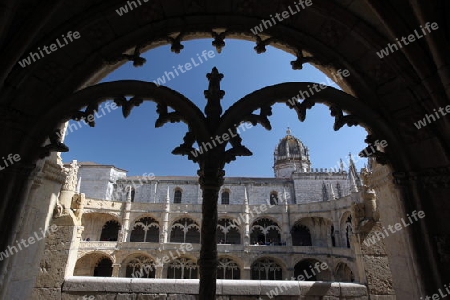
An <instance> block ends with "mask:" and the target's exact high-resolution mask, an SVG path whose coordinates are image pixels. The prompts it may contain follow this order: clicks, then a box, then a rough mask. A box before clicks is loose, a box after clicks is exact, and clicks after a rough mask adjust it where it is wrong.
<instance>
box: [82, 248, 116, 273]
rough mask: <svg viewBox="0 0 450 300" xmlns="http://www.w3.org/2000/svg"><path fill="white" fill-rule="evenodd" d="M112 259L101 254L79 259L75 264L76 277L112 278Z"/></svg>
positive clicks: (87, 255) (92, 254)
mask: <svg viewBox="0 0 450 300" xmlns="http://www.w3.org/2000/svg"><path fill="white" fill-rule="evenodd" d="M112 265H113V260H112V258H111V257H110V256H109V255H107V254H105V253H101V252H94V253H89V254H86V255H84V256H83V257H81V258H79V259H78V260H77V262H76V264H75V269H74V276H94V277H111V276H112V272H113V267H112Z"/></svg>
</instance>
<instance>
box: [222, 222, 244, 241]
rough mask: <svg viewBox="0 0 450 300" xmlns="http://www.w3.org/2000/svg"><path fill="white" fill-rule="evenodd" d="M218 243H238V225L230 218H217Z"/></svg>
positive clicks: (239, 239)
mask: <svg viewBox="0 0 450 300" xmlns="http://www.w3.org/2000/svg"><path fill="white" fill-rule="evenodd" d="M217 243H218V244H240V243H241V233H240V232H239V227H238V226H237V225H236V224H235V223H234V222H232V221H231V220H230V219H219V221H218V222H217Z"/></svg>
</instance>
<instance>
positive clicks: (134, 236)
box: [130, 217, 160, 243]
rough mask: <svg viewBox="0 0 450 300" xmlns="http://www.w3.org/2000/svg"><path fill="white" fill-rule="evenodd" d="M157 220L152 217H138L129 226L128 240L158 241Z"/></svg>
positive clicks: (158, 227) (158, 226)
mask: <svg viewBox="0 0 450 300" xmlns="http://www.w3.org/2000/svg"><path fill="white" fill-rule="evenodd" d="M159 229H160V225H159V222H158V221H157V220H156V219H154V218H152V217H140V218H139V219H136V221H135V222H134V223H133V226H132V227H131V234H130V242H150V243H158V242H159Z"/></svg>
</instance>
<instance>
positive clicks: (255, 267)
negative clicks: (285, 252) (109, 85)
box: [250, 257, 283, 280]
mask: <svg viewBox="0 0 450 300" xmlns="http://www.w3.org/2000/svg"><path fill="white" fill-rule="evenodd" d="M250 272H251V279H253V280H282V279H283V266H282V264H280V263H279V262H278V261H277V260H276V259H274V258H272V257H260V258H258V259H256V260H255V261H253V263H252V265H251V267H250Z"/></svg>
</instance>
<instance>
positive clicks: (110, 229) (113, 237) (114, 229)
mask: <svg viewBox="0 0 450 300" xmlns="http://www.w3.org/2000/svg"><path fill="white" fill-rule="evenodd" d="M120 228H121V226H120V224H119V222H117V221H115V220H110V221H108V222H106V223H105V225H103V228H102V233H101V235H100V241H117V238H118V236H119V230H120Z"/></svg>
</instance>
